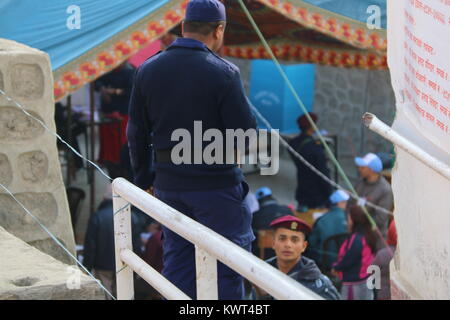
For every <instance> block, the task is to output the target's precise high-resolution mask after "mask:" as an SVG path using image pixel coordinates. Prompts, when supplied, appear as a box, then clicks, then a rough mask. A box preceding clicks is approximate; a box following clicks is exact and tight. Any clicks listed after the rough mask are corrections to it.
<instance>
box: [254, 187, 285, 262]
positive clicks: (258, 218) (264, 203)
mask: <svg viewBox="0 0 450 320" xmlns="http://www.w3.org/2000/svg"><path fill="white" fill-rule="evenodd" d="M255 196H256V199H257V200H258V203H259V210H257V211H255V212H254V213H253V221H252V229H253V233H254V234H255V237H256V239H255V241H253V243H252V248H253V250H252V251H253V254H254V255H256V256H259V247H258V231H260V230H266V229H270V226H269V224H270V223H271V222H272V221H273V220H274V219H276V218H279V217H282V216H285V215H287V214H288V215H292V211H291V209H289V208H288V207H287V206H283V205H280V204H278V202H277V200H276V199H275V198H274V197H273V195H272V190H270V189H269V188H267V187H262V188H259V189H258V190H256V192H255ZM273 255H274V251H273V250H272V249H266V251H265V253H264V256H265V257H272V256H273Z"/></svg>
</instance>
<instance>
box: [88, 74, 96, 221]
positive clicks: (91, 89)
mask: <svg viewBox="0 0 450 320" xmlns="http://www.w3.org/2000/svg"><path fill="white" fill-rule="evenodd" d="M89 106H90V127H91V159H92V161H95V123H94V122H95V118H94V112H95V102H94V84H93V83H92V82H91V83H90V84H89ZM89 171H90V173H91V174H90V176H91V181H90V182H91V183H90V192H91V196H90V214H89V216H91V215H92V213H93V212H94V209H95V208H94V207H95V170H94V168H93V166H92V165H90V166H89Z"/></svg>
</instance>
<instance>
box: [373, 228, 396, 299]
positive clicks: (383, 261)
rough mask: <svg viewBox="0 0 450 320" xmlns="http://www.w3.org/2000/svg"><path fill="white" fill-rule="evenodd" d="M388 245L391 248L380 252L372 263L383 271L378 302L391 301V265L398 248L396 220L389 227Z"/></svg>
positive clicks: (377, 294) (377, 296)
mask: <svg viewBox="0 0 450 320" xmlns="http://www.w3.org/2000/svg"><path fill="white" fill-rule="evenodd" d="M387 244H388V246H389V247H385V248H383V249H381V250H379V251H378V252H377V255H376V256H375V259H374V260H373V263H372V264H373V265H376V266H378V267H380V271H381V289H379V290H378V289H376V290H375V293H376V298H377V300H391V282H390V272H389V263H390V262H391V260H392V258H393V257H394V253H395V248H396V247H397V229H396V228H395V222H394V220H392V221H391V224H390V225H389V229H388V235H387Z"/></svg>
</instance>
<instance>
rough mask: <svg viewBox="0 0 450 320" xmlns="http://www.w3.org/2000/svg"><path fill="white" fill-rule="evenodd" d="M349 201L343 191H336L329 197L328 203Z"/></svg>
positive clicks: (348, 197)
mask: <svg viewBox="0 0 450 320" xmlns="http://www.w3.org/2000/svg"><path fill="white" fill-rule="evenodd" d="M348 199H350V196H349V195H348V193H347V192H345V191H344V190H336V191H335V192H333V193H332V194H331V196H330V201H331V203H332V204H336V203H338V202H342V201H347V200H348Z"/></svg>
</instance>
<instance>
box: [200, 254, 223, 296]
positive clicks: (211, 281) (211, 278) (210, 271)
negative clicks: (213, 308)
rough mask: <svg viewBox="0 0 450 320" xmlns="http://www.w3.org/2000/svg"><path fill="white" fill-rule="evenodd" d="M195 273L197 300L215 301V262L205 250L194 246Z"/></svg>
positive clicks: (216, 294)
mask: <svg viewBox="0 0 450 320" xmlns="http://www.w3.org/2000/svg"><path fill="white" fill-rule="evenodd" d="M195 268H196V271H197V300H217V299H218V298H219V297H218V294H219V291H218V286H217V260H216V258H214V257H213V256H212V255H210V254H209V253H208V252H206V251H205V250H203V249H201V248H199V247H198V246H195Z"/></svg>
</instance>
